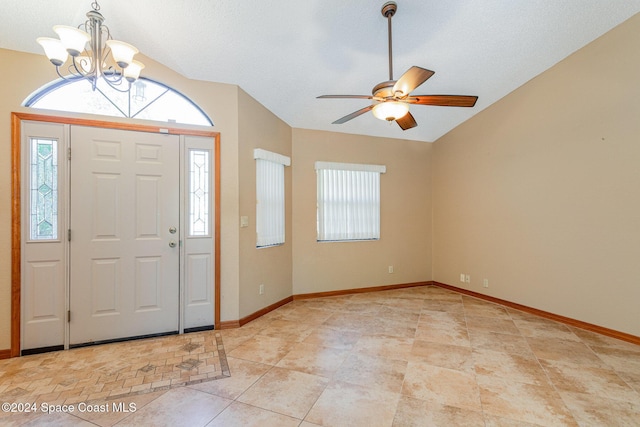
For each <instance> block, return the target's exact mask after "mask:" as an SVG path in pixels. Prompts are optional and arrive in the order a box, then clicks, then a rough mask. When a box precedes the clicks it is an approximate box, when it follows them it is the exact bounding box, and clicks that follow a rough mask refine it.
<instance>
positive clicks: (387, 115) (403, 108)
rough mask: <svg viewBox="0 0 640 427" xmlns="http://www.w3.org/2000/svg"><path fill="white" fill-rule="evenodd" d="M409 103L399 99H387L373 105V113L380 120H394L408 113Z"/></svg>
mask: <svg viewBox="0 0 640 427" xmlns="http://www.w3.org/2000/svg"><path fill="white" fill-rule="evenodd" d="M408 112H409V104H407V103H405V102H398V101H386V102H381V103H379V104H376V105H375V106H374V107H373V115H374V116H376V118H378V119H380V120H386V121H389V122H392V121H394V120H398V119H400V118H402V117H404V116H406V115H407V113H408Z"/></svg>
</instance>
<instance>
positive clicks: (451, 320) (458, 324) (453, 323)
mask: <svg viewBox="0 0 640 427" xmlns="http://www.w3.org/2000/svg"><path fill="white" fill-rule="evenodd" d="M418 326H426V327H432V328H442V329H449V328H466V327H467V320H466V318H465V315H464V314H462V313H450V312H446V311H431V310H422V312H421V313H420V319H419V320H418Z"/></svg>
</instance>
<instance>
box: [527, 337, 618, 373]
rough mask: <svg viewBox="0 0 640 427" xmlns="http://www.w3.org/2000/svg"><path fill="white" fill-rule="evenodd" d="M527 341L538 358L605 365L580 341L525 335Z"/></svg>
mask: <svg viewBox="0 0 640 427" xmlns="http://www.w3.org/2000/svg"><path fill="white" fill-rule="evenodd" d="M527 342H528V343H529V346H530V347H531V350H532V351H533V352H534V354H535V355H536V357H537V358H538V359H547V360H555V361H559V362H566V363H574V364H579V365H586V366H596V367H597V366H600V367H606V364H605V363H604V362H603V361H602V359H601V358H599V357H598V356H597V355H596V354H595V353H594V351H593V350H592V349H591V348H589V347H588V346H586V345H585V344H583V343H582V342H575V341H566V340H562V339H557V338H534V337H527Z"/></svg>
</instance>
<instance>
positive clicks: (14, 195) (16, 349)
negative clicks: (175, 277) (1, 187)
mask: <svg viewBox="0 0 640 427" xmlns="http://www.w3.org/2000/svg"><path fill="white" fill-rule="evenodd" d="M22 121H34V122H46V123H59V124H67V125H79V126H89V127H96V128H108V129H119V130H131V131H140V132H149V133H168V134H172V135H193V136H203V137H209V138H213V140H214V159H213V162H214V200H213V203H214V233H215V238H214V248H213V250H214V264H215V267H214V269H215V271H214V284H213V285H214V294H215V297H214V311H215V312H214V325H215V327H216V328H219V327H220V133H219V132H214V131H209V130H194V129H184V128H176V127H160V126H156V125H141V124H134V123H124V122H109V121H103V120H91V119H80V118H70V117H62V116H48V115H44V114H32V113H17V112H12V113H11V349H10V357H16V356H20V330H21V321H22V320H21V306H20V304H21V302H20V299H21V291H22V289H21V288H22V271H21V265H22V259H21V257H22V253H21V244H22V233H21V222H22V212H21V199H20V196H21V173H20V171H21V158H20V157H21V153H20V148H21V139H22V133H21V130H22Z"/></svg>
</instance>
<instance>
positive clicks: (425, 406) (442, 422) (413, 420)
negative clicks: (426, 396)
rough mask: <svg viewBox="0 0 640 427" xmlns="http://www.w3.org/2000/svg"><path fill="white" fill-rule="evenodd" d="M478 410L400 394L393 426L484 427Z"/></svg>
mask: <svg viewBox="0 0 640 427" xmlns="http://www.w3.org/2000/svg"><path fill="white" fill-rule="evenodd" d="M484 425H485V423H484V418H483V416H482V412H480V411H469V410H467V409H462V408H456V407H455V406H446V405H441V404H439V403H435V402H428V401H424V400H420V399H414V398H412V397H408V396H402V397H401V398H400V402H399V403H398V410H397V411H396V415H395V418H394V420H393V426H394V427H414V426H415V427H419V426H424V427H431V426H433V427H438V426H442V427H450V426H456V427H484Z"/></svg>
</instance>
